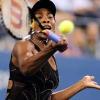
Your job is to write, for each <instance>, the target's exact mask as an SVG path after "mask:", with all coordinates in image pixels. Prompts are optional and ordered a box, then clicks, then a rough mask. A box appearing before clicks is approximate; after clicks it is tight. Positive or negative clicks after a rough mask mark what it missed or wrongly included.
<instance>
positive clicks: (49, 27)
mask: <svg viewBox="0 0 100 100" xmlns="http://www.w3.org/2000/svg"><path fill="white" fill-rule="evenodd" d="M43 28H44V29H48V30H51V26H49V25H44V26H43Z"/></svg>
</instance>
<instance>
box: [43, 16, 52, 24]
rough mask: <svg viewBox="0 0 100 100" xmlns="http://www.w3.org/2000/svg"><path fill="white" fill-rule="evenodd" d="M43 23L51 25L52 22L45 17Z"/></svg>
mask: <svg viewBox="0 0 100 100" xmlns="http://www.w3.org/2000/svg"><path fill="white" fill-rule="evenodd" d="M42 22H43V23H49V22H50V20H49V19H48V18H47V17H44V18H43V21H42Z"/></svg>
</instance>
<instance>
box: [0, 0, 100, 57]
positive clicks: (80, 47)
mask: <svg viewBox="0 0 100 100" xmlns="http://www.w3.org/2000/svg"><path fill="white" fill-rule="evenodd" d="M33 1H35V2H36V0H33ZM52 1H53V2H54V3H55V5H56V7H57V16H56V20H57V21H56V22H57V25H56V26H57V27H56V33H59V30H58V25H59V23H60V22H61V21H62V20H65V19H67V20H72V21H73V22H74V24H75V29H74V31H73V32H72V33H71V34H69V35H66V38H67V39H68V47H69V48H68V50H66V51H65V52H64V53H62V54H61V55H63V56H66V57H82V56H83V57H84V56H87V57H96V58H100V0H61V1H58V0H52ZM0 23H1V22H0ZM0 30H1V31H0V45H1V47H0V50H4V49H6V50H9V49H12V47H13V44H14V43H15V41H16V40H14V39H13V38H12V37H11V36H9V35H8V34H7V31H6V30H5V29H4V28H3V27H2V25H0Z"/></svg>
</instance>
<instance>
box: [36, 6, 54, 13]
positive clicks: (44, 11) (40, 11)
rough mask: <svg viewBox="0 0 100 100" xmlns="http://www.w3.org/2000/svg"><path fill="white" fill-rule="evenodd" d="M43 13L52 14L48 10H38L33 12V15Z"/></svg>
mask: <svg viewBox="0 0 100 100" xmlns="http://www.w3.org/2000/svg"><path fill="white" fill-rule="evenodd" d="M43 13H47V14H52V13H51V11H50V10H49V9H46V8H40V9H38V10H36V11H35V14H43ZM52 15H53V14H52Z"/></svg>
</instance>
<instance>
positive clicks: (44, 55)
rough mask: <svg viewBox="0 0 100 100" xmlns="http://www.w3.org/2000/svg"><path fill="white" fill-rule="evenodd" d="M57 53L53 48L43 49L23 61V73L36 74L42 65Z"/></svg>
mask: <svg viewBox="0 0 100 100" xmlns="http://www.w3.org/2000/svg"><path fill="white" fill-rule="evenodd" d="M56 51H57V49H56V47H55V46H50V47H48V46H47V47H45V48H44V49H43V50H42V51H40V52H39V53H37V54H36V55H33V56H31V57H30V58H28V59H26V60H25V61H24V65H23V67H24V72H25V73H34V72H37V71H38V70H39V69H40V68H42V67H43V65H44V64H45V63H46V62H47V61H48V59H49V58H50V57H51V56H52V55H53V54H54V53H55V52H56Z"/></svg>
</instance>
